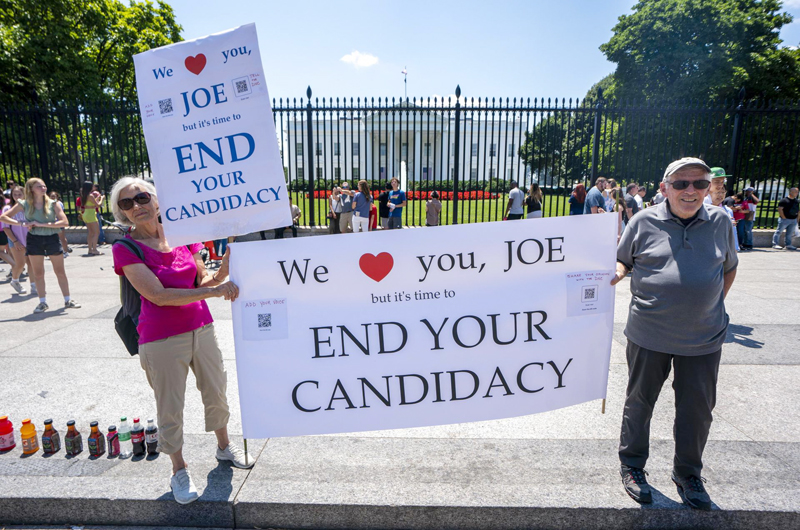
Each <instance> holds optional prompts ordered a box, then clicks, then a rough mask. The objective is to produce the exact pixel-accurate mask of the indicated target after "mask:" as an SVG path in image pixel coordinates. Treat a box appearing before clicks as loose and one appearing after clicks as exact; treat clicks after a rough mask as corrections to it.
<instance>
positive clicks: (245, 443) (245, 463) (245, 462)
mask: <svg viewBox="0 0 800 530" xmlns="http://www.w3.org/2000/svg"><path fill="white" fill-rule="evenodd" d="M244 465H246V466H247V465H250V464H249V463H248V462H247V438H245V439H244Z"/></svg>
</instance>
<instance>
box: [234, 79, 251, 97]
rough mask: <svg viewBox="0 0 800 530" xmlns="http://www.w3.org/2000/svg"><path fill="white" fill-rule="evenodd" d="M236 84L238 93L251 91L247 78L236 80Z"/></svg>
mask: <svg viewBox="0 0 800 530" xmlns="http://www.w3.org/2000/svg"><path fill="white" fill-rule="evenodd" d="M234 85H235V88H236V93H237V94H245V93H247V92H250V85H248V83H247V79H239V80H237V81H235V82H234Z"/></svg>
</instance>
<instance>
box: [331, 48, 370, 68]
mask: <svg viewBox="0 0 800 530" xmlns="http://www.w3.org/2000/svg"><path fill="white" fill-rule="evenodd" d="M339 60H340V61H342V62H343V63H347V64H352V65H353V66H355V67H356V68H369V67H370V66H375V65H376V64H378V58H377V57H375V56H374V55H370V54H368V53H361V52H359V51H355V50H354V51H353V53H349V54H347V55H345V56H344V57H342V58H341V59H339Z"/></svg>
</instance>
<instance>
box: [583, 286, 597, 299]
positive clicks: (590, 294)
mask: <svg viewBox="0 0 800 530" xmlns="http://www.w3.org/2000/svg"><path fill="white" fill-rule="evenodd" d="M596 300H597V286H596V285H584V286H583V288H582V289H581V302H594V301H596Z"/></svg>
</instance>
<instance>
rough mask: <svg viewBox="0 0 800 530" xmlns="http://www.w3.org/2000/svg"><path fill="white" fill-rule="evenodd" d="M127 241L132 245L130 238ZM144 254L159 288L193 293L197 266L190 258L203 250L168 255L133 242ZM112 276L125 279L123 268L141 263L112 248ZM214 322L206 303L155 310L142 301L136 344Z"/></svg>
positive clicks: (194, 248) (123, 249) (178, 250)
mask: <svg viewBox="0 0 800 530" xmlns="http://www.w3.org/2000/svg"><path fill="white" fill-rule="evenodd" d="M126 237H127V239H130V240H131V241H135V240H134V239H132V238H131V237H130V236H126ZM135 242H136V244H137V245H139V248H141V249H142V254H144V264H145V265H147V268H148V269H150V270H151V271H153V274H155V275H156V278H158V279H159V281H160V282H161V285H163V286H164V287H165V288H166V289H194V282H195V278H196V277H197V264H196V263H195V261H194V257H193V254H196V253H198V252H200V249H201V248H202V247H203V245H201V244H200V243H195V244H194V245H190V247H191V252H190V251H189V249H188V248H186V247H183V246H181V247H177V248H173V249H172V251H171V252H159V251H157V250H155V249H152V248H150V247H148V246H147V245H142V244H141V243H139V242H138V241H135ZM111 248H112V252H113V254H114V272H116V273H117V274H118V275H120V276H122V275H124V272H123V271H122V268H123V267H124V266H126V265H131V264H133V263H142V260H140V259H139V258H137V257H136V256H135V255H134V254H133V253H132V252H131V251H130V250H128V249H127V248H126V247H124V246H123V245H113V246H112V247H111ZM212 322H214V320H213V319H212V318H211V312H210V311H209V310H208V305H207V304H206V302H205V300H200V301H197V302H192V303H191V304H186V305H182V306H157V305H156V304H154V303H153V302H151V301H149V300H147V299H146V298H145V297H144V296H143V297H142V311H141V313H140V314H139V325H138V326H137V327H136V331H138V332H139V344H145V343H148V342H153V341H155V340H162V339H166V338H168V337H174V336H175V335H180V334H181V333H186V332H188V331H194V330H195V329H197V328H201V327H203V326H205V325H207V324H211V323H212Z"/></svg>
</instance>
